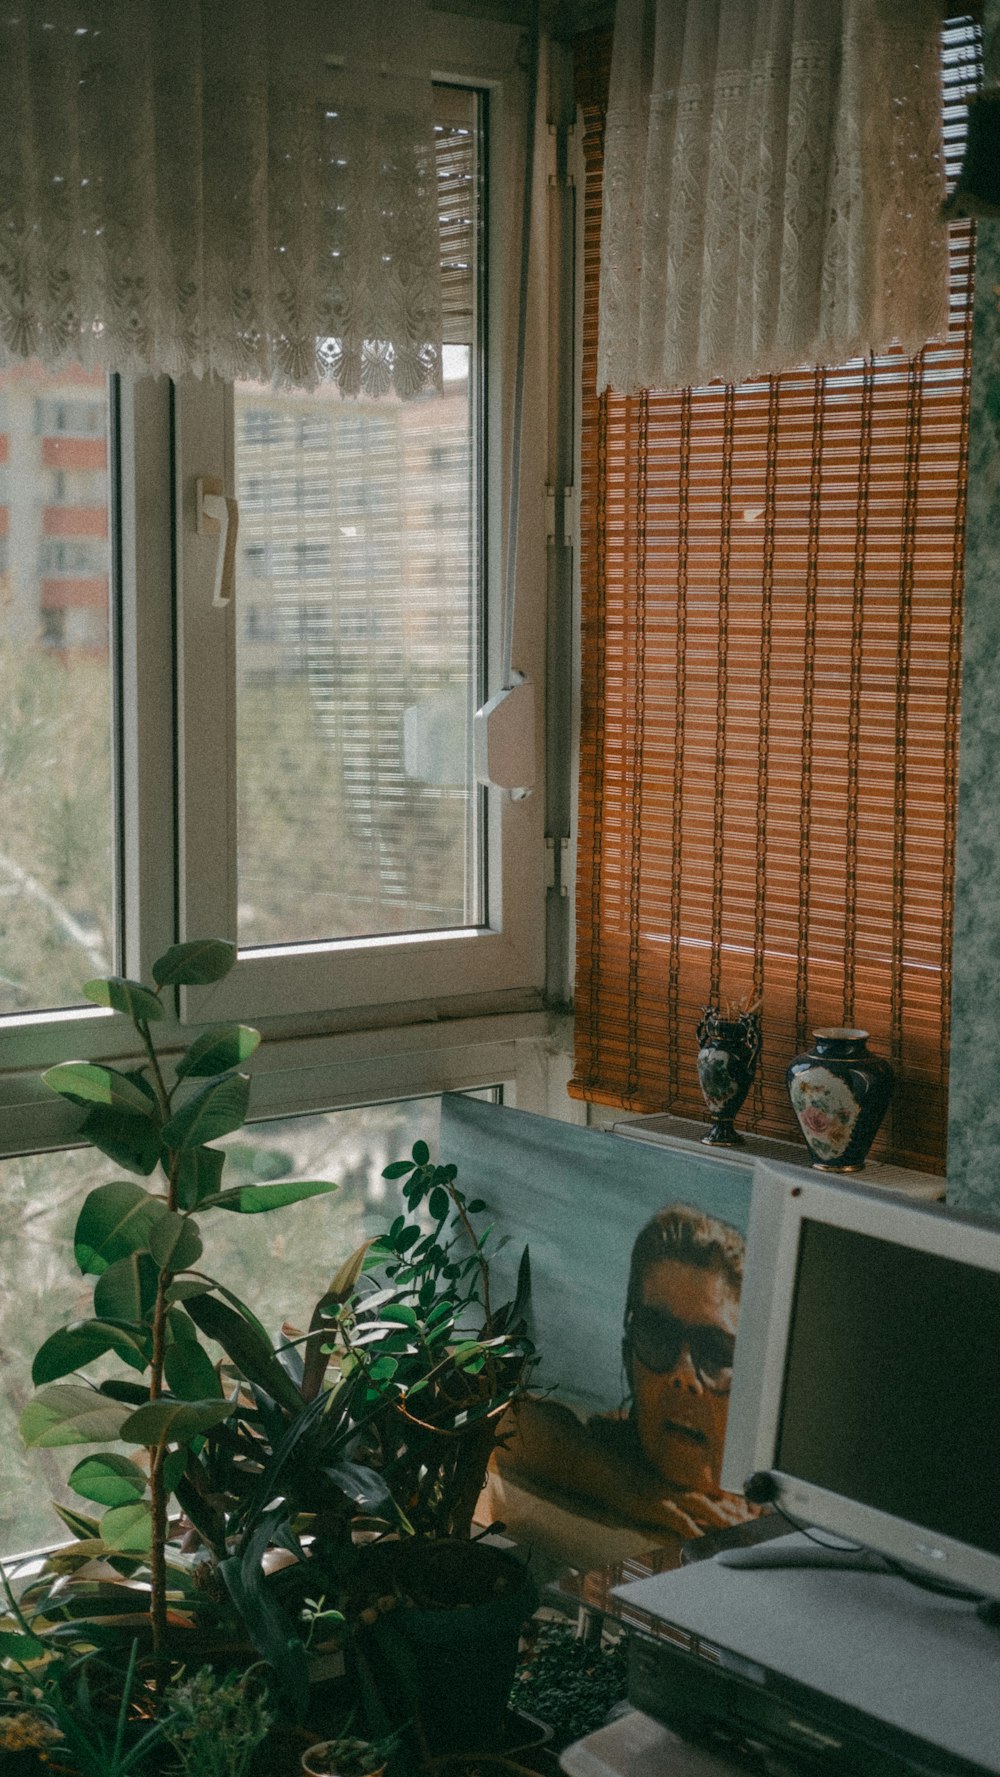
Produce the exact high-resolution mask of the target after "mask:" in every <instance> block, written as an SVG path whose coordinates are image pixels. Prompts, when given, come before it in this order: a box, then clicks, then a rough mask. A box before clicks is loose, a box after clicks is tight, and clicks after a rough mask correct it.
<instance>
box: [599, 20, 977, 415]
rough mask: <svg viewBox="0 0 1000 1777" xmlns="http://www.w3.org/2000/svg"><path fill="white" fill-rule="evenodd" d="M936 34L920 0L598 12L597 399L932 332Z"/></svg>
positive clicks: (942, 279)
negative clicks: (601, 148) (610, 39)
mask: <svg viewBox="0 0 1000 1777" xmlns="http://www.w3.org/2000/svg"><path fill="white" fill-rule="evenodd" d="M939 28H940V7H939V6H938V5H937V4H936V0H906V4H905V5H904V4H900V0H618V8H617V14H616V19H615V37H614V50H613V57H612V67H611V89H610V102H609V108H608V117H607V136H606V158H605V186H604V210H603V222H602V238H601V299H600V334H599V351H598V370H597V375H598V385H597V386H598V389H599V390H600V389H604V388H607V387H611V388H613V389H614V390H616V391H617V392H619V393H624V394H631V393H633V392H635V391H636V390H637V389H641V388H651V389H673V388H686V387H697V386H698V385H700V384H703V383H706V382H710V381H712V380H714V379H716V378H722V379H724V380H725V381H731V382H740V381H742V380H744V379H745V378H747V377H748V376H751V375H760V374H764V373H768V372H772V371H780V370H783V369H788V368H792V367H795V366H798V365H802V364H839V363H842V362H844V361H845V360H846V359H848V358H850V357H853V356H856V355H858V354H859V353H865V352H869V351H881V350H884V349H885V347H886V346H888V345H889V344H890V342H891V341H892V340H898V341H899V342H900V343H901V344H902V345H903V347H904V348H905V349H906V351H908V352H912V351H916V350H917V349H918V348H919V346H920V345H922V344H923V342H924V341H925V340H927V339H929V338H932V337H939V336H941V335H943V333H944V332H945V331H946V329H947V322H948V255H947V237H946V229H945V225H944V223H943V222H942V221H941V219H940V214H939V212H940V207H941V203H942V201H943V198H944V190H945V187H944V163H943V156H942V148H941V85H940V65H939V53H938V34H939Z"/></svg>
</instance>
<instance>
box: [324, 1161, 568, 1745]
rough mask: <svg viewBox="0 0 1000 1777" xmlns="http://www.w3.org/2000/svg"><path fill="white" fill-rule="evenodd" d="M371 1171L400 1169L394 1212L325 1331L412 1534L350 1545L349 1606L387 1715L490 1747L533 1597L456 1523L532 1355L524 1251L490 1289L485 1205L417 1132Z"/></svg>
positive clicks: (367, 1450)
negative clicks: (409, 1146) (503, 1294)
mask: <svg viewBox="0 0 1000 1777" xmlns="http://www.w3.org/2000/svg"><path fill="white" fill-rule="evenodd" d="M384 1176H385V1177H386V1178H389V1179H395V1180H398V1181H400V1182H401V1189H402V1193H403V1199H404V1204H405V1210H404V1212H403V1213H402V1214H400V1215H398V1216H396V1217H395V1219H394V1220H393V1222H392V1224H391V1225H390V1227H389V1229H388V1230H387V1232H386V1234H385V1235H384V1236H383V1237H382V1238H381V1240H379V1241H378V1242H376V1243H375V1245H374V1246H373V1247H372V1248H371V1250H370V1251H369V1253H368V1254H367V1256H366V1268H365V1270H364V1272H363V1273H362V1274H361V1275H360V1276H359V1283H358V1289H357V1290H356V1292H355V1293H354V1295H353V1296H352V1297H351V1299H350V1300H349V1301H348V1302H346V1303H345V1304H344V1305H343V1306H342V1307H341V1308H340V1309H339V1310H338V1311H337V1313H336V1315H335V1317H334V1320H335V1326H334V1328H333V1331H334V1337H335V1348H339V1350H340V1352H341V1355H340V1360H339V1361H340V1370H341V1374H346V1375H348V1376H352V1375H355V1374H357V1373H358V1372H360V1374H361V1375H362V1376H363V1378H364V1385H365V1386H364V1396H363V1404H364V1407H365V1408H366V1409H367V1410H368V1411H369V1412H370V1414H371V1419H370V1422H369V1424H368V1427H367V1429H366V1432H365V1436H364V1438H363V1440H362V1444H361V1452H360V1453H361V1456H362V1459H363V1460H364V1461H365V1462H366V1463H367V1464H368V1465H370V1466H371V1467H372V1468H374V1469H375V1470H376V1471H377V1472H378V1473H380V1474H381V1475H382V1477H383V1479H384V1481H385V1483H386V1486H387V1488H388V1489H389V1492H390V1494H391V1496H392V1499H393V1500H394V1502H395V1505H396V1509H397V1513H398V1517H399V1518H400V1519H401V1520H402V1522H403V1524H404V1526H405V1532H410V1533H412V1534H406V1533H405V1532H404V1534H403V1535H401V1536H400V1535H398V1534H397V1535H392V1536H390V1537H387V1538H385V1539H383V1540H380V1541H376V1542H373V1543H370V1544H368V1545H367V1546H366V1547H364V1548H362V1549H361V1550H360V1552H359V1558H358V1561H357V1566H356V1571H355V1576H354V1579H353V1582H352V1589H351V1595H350V1599H349V1612H350V1614H351V1616H352V1618H353V1620H354V1621H356V1622H357V1623H358V1626H359V1633H360V1639H361V1643H362V1647H363V1650H364V1654H365V1657H366V1659H367V1661H368V1664H369V1667H370V1669H371V1672H372V1674H373V1677H374V1682H375V1686H376V1689H377V1691H378V1693H379V1699H380V1702H381V1705H382V1707H383V1709H384V1710H385V1713H386V1715H387V1717H388V1719H389V1720H390V1721H393V1722H395V1723H397V1724H398V1723H399V1722H400V1721H401V1720H405V1719H406V1718H408V1717H412V1719H413V1721H414V1724H415V1730H416V1734H417V1737H418V1739H419V1740H420V1741H421V1742H422V1750H427V1751H430V1752H432V1753H444V1752H449V1751H458V1750H466V1749H469V1748H479V1749H480V1750H482V1749H488V1748H495V1747H497V1746H499V1745H500V1744H502V1741H503V1738H504V1735H505V1720H506V1709H507V1698H508V1694H509V1691H510V1686H511V1683H512V1681H513V1676H514V1664H515V1659H516V1653H517V1642H518V1636H519V1632H520V1628H521V1625H522V1623H523V1622H524V1620H525V1619H526V1618H527V1617H528V1616H530V1615H531V1612H532V1611H533V1610H534V1608H535V1606H536V1604H537V1601H538V1600H537V1592H536V1590H535V1587H534V1585H533V1582H532V1581H531V1579H530V1578H529V1576H528V1575H527V1573H526V1571H525V1569H524V1567H523V1566H522V1564H521V1563H520V1562H519V1561H517V1560H516V1559H515V1558H514V1557H513V1556H511V1555H510V1554H508V1553H506V1552H505V1551H502V1550H499V1549H496V1548H492V1547H489V1546H486V1545H485V1544H484V1543H483V1542H482V1541H481V1540H480V1541H472V1540H470V1531H471V1525H472V1514H473V1510H474V1508H475V1504H476V1500H477V1498H478V1496H479V1493H480V1491H481V1489H482V1486H483V1482H484V1480H485V1476H486V1467H487V1463H488V1461H489V1457H490V1454H491V1452H492V1450H493V1448H494V1445H495V1443H496V1439H497V1433H498V1428H499V1424H500V1420H501V1419H502V1417H503V1415H504V1413H505V1412H506V1411H507V1409H508V1407H509V1406H510V1405H511V1403H512V1402H513V1401H514V1400H515V1399H517V1398H518V1397H519V1395H520V1394H521V1393H522V1392H523V1391H524V1390H525V1389H526V1387H527V1383H528V1379H529V1377H530V1374H531V1371H532V1369H533V1367H534V1365H535V1363H536V1362H537V1357H536V1353H535V1348H534V1345H533V1343H532V1341H531V1339H530V1338H529V1336H528V1330H527V1321H526V1311H527V1304H528V1295H529V1290H530V1266H529V1260H528V1253H527V1249H525V1251H524V1253H523V1254H522V1257H521V1262H520V1266H519V1269H518V1280H517V1287H516V1290H515V1294H514V1296H513V1298H512V1299H511V1300H509V1301H506V1302H503V1303H497V1302H496V1300H495V1297H494V1287H493V1280H492V1276H491V1270H490V1230H489V1228H488V1227H487V1228H486V1229H485V1231H482V1232H480V1229H479V1225H478V1224H479V1222H480V1218H481V1217H482V1216H483V1215H484V1214H485V1212H486V1207H487V1206H486V1204H485V1203H484V1202H482V1201H480V1200H478V1199H469V1198H467V1197H466V1195H465V1194H464V1192H463V1191H462V1190H461V1189H460V1188H459V1186H458V1184H457V1183H456V1179H457V1169H456V1167H454V1166H453V1165H450V1164H443V1165H439V1164H434V1163H433V1162H432V1161H431V1158H430V1155H429V1152H428V1149H427V1146H426V1144H425V1143H424V1142H417V1143H416V1144H415V1146H414V1148H413V1150H412V1154H411V1158H410V1159H409V1160H401V1161H396V1162H394V1164H393V1165H391V1166H389V1167H387V1168H386V1170H385V1174H384ZM389 1528H390V1529H393V1528H394V1527H392V1526H390V1527H389Z"/></svg>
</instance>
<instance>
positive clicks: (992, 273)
mask: <svg viewBox="0 0 1000 1777" xmlns="http://www.w3.org/2000/svg"><path fill="white" fill-rule="evenodd" d="M986 34H987V55H986V83H987V85H990V84H992V83H995V82H996V80H997V79H998V77H1000V0H986ZM998 287H1000V222H997V221H980V222H979V223H978V224H977V240H976V303H975V333H974V340H973V367H972V415H971V427H970V449H969V515H968V541H967V546H966V558H965V634H964V644H963V647H964V652H963V670H962V737H961V754H960V765H959V809H958V844H957V858H956V867H957V876H956V887H955V941H954V965H953V966H954V974H953V981H952V1050H951V1088H950V1095H949V1129H948V1200H949V1202H951V1203H955V1204H959V1205H961V1206H962V1207H964V1208H967V1209H974V1210H978V1211H981V1212H986V1213H989V1214H991V1215H997V1216H1000V298H998V296H997V290H998Z"/></svg>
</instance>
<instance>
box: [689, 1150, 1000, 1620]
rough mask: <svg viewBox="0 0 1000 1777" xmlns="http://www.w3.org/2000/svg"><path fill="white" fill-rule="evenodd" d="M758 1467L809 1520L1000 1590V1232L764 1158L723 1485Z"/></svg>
mask: <svg viewBox="0 0 1000 1777" xmlns="http://www.w3.org/2000/svg"><path fill="white" fill-rule="evenodd" d="M761 1473H763V1474H764V1475H765V1476H766V1477H767V1478H768V1480H769V1483H770V1487H771V1490H772V1497H773V1498H774V1500H775V1503H776V1504H777V1505H778V1506H780V1507H781V1508H782V1509H783V1510H784V1511H785V1512H786V1513H787V1514H788V1515H789V1516H790V1517H791V1518H793V1519H794V1520H795V1521H796V1522H797V1523H800V1524H803V1525H806V1526H816V1527H818V1528H821V1529H824V1530H828V1531H831V1532H833V1533H834V1534H835V1535H837V1536H840V1537H845V1538H847V1539H849V1540H850V1541H852V1542H857V1543H861V1544H863V1545H864V1546H865V1547H866V1548H869V1549H874V1550H877V1551H878V1552H879V1553H881V1554H883V1555H886V1556H888V1557H890V1558H892V1559H895V1560H897V1561H900V1562H904V1563H906V1564H908V1565H909V1566H912V1567H915V1568H918V1569H921V1570H923V1571H924V1572H926V1573H928V1574H933V1575H934V1576H936V1577H937V1578H938V1579H939V1580H942V1581H947V1582H950V1583H954V1584H956V1585H959V1586H963V1587H968V1588H969V1589H970V1590H972V1591H975V1592H978V1593H982V1594H984V1595H985V1596H987V1597H989V1598H993V1599H997V1598H1000V1226H998V1225H996V1224H991V1223H988V1222H986V1221H984V1220H980V1219H979V1218H977V1217H973V1216H969V1215H965V1214H962V1213H959V1212H957V1211H953V1210H948V1209H945V1208H942V1207H939V1206H938V1205H936V1204H926V1203H920V1204H916V1203H913V1202H909V1201H907V1200H905V1199H904V1198H902V1197H900V1196H898V1195H896V1194H894V1193H892V1192H887V1191H884V1190H882V1191H880V1190H865V1189H863V1188H860V1187H858V1186H848V1185H846V1184H840V1183H837V1184H833V1183H830V1182H827V1181H822V1182H821V1181H820V1180H818V1179H817V1180H813V1179H811V1178H809V1177H808V1175H806V1174H804V1173H803V1172H802V1170H799V1169H793V1168H791V1167H782V1166H777V1165H770V1164H767V1163H764V1162H758V1163H757V1166H756V1167H755V1170H754V1186H753V1201H752V1206H751V1213H750V1229H749V1236H748V1240H747V1253H746V1269H745V1274H744V1285H743V1295H742V1301H741V1310H740V1330H739V1338H738V1340H737V1349H736V1359H735V1366H734V1375H733V1392H732V1396H731V1399H730V1405H729V1421H728V1429H727V1435H726V1448H725V1456H724V1461H723V1469H722V1484H723V1486H724V1487H727V1488H729V1489H731V1490H732V1491H734V1492H739V1491H741V1490H742V1488H743V1485H744V1482H745V1481H746V1479H747V1477H748V1476H749V1475H751V1474H755V1475H760V1474H761ZM758 1486H759V1483H758Z"/></svg>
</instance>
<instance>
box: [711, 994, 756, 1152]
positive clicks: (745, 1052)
mask: <svg viewBox="0 0 1000 1777" xmlns="http://www.w3.org/2000/svg"><path fill="white" fill-rule="evenodd" d="M759 1054H760V1016H759V1014H758V1013H757V1012H742V1013H741V1014H740V1016H739V1017H738V1018H724V1017H723V1016H722V1013H721V1012H720V1010H719V1008H718V1006H705V1007H703V1008H702V1014H701V1017H700V1019H699V1020H698V1083H699V1085H700V1086H701V1091H702V1097H703V1098H704V1100H705V1103H706V1104H707V1106H708V1109H709V1112H710V1113H711V1116H712V1127H711V1129H710V1130H709V1132H708V1134H707V1135H703V1136H702V1138H701V1139H702V1141H703V1142H705V1143H706V1144H707V1145H708V1146H710V1147H714V1146H716V1145H718V1144H720V1143H721V1144H723V1145H725V1146H726V1147H737V1148H739V1147H742V1146H743V1137H742V1135H740V1134H739V1132H738V1131H737V1130H736V1129H734V1127H733V1118H734V1117H735V1115H736V1113H737V1111H738V1110H739V1108H740V1106H741V1104H742V1103H743V1100H744V1099H745V1098H746V1095H747V1093H748V1092H749V1090H750V1086H751V1082H752V1080H753V1076H754V1070H755V1068H756V1066H757V1057H758V1055H759Z"/></svg>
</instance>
